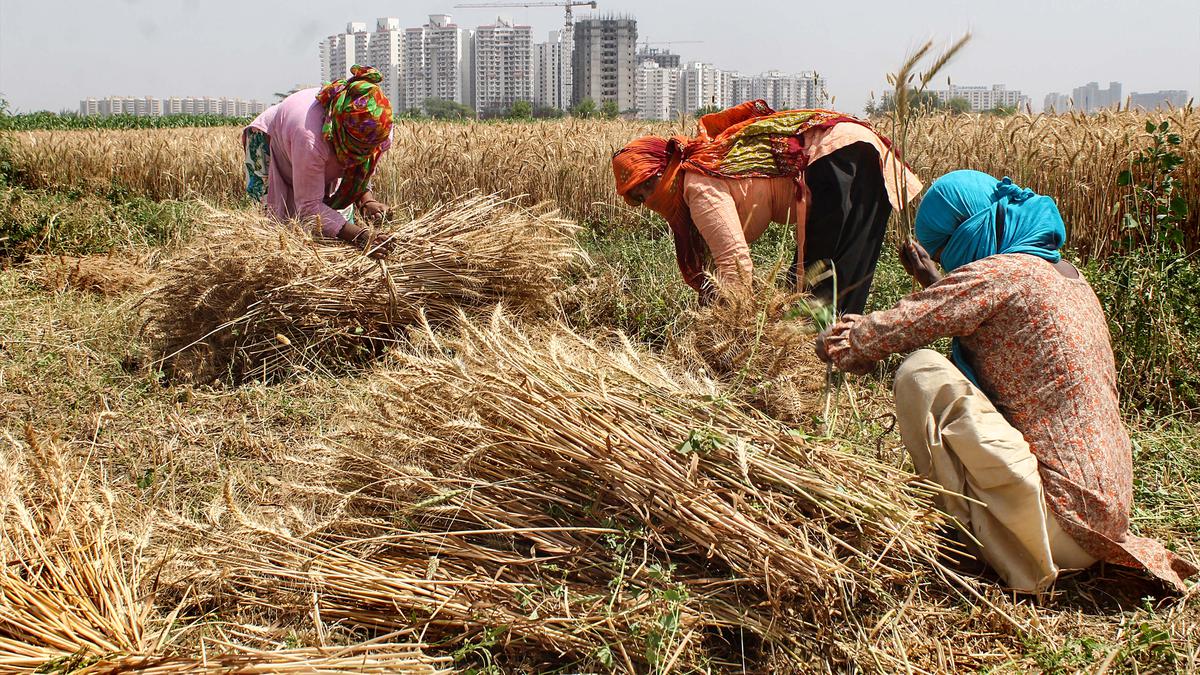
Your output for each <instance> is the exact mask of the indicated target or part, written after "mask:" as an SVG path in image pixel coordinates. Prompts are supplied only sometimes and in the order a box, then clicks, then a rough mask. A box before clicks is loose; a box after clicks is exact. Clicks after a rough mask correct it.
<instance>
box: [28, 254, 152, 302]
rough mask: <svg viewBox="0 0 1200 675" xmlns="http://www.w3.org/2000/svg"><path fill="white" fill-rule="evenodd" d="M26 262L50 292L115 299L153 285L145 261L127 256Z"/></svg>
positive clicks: (57, 257)
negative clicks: (67, 292) (70, 291)
mask: <svg viewBox="0 0 1200 675" xmlns="http://www.w3.org/2000/svg"><path fill="white" fill-rule="evenodd" d="M29 262H30V266H31V267H32V268H33V269H34V270H35V271H36V275H37V277H38V281H39V283H40V284H41V286H42V287H43V288H45V289H46V290H49V291H54V292H60V293H61V292H63V291H67V290H75V291H84V292H87V293H95V294H96V295H101V296H119V295H125V294H128V293H137V292H141V291H144V290H146V289H147V288H149V287H150V286H151V285H152V284H153V283H154V275H153V274H152V273H151V272H150V270H149V269H147V267H146V261H145V260H142V259H138V258H133V257H131V256H128V255H117V254H113V253H108V254H104V255H85V256H67V255H57V256H38V257H35V258H33V259H32V260H30V261H29Z"/></svg>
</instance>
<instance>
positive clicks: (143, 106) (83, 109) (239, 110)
mask: <svg viewBox="0 0 1200 675" xmlns="http://www.w3.org/2000/svg"><path fill="white" fill-rule="evenodd" d="M266 109H267V105H266V104H265V103H263V102H261V101H247V100H244V99H240V98H228V97H222V98H214V97H211V96H207V97H196V96H185V97H180V96H171V97H169V98H156V97H154V96H105V97H104V98H101V99H96V98H85V99H83V100H81V101H80V102H79V114H80V115H100V116H101V117H108V116H110V115H137V116H138V117H159V116H162V115H184V114H186V115H224V116H227V117H248V116H251V115H257V114H259V113H261V112H262V111H264V110H266Z"/></svg>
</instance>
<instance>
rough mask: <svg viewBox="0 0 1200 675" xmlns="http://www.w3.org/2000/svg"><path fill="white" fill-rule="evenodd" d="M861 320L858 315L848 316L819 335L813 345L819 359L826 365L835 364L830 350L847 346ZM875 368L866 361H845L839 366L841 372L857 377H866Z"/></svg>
mask: <svg viewBox="0 0 1200 675" xmlns="http://www.w3.org/2000/svg"><path fill="white" fill-rule="evenodd" d="M861 318H862V317H861V316H860V315H858V314H847V315H845V316H843V317H842V318H841V320H839V321H838V322H837V323H835V324H833V325H832V326H830V327H829V328H827V329H826V330H825V331H824V332H823V333H821V334H820V335H818V336H817V341H816V342H815V343H814V344H813V350H814V351H815V352H816V353H817V358H818V359H820V360H821V361H822V362H824V363H833V357H831V356H830V354H829V351H830V349H839V348H841V347H844V346H846V343H848V342H849V340H850V335H849V334H850V329H851V328H853V327H854V322H855V321H858V320H859V319H861ZM874 367H875V364H874V363H870V362H865V361H851V362H846V361H843V362H842V363H841V365H840V366H839V370H843V371H845V372H847V373H853V374H855V375H865V374H867V373H869V372H871V370H872V369H874Z"/></svg>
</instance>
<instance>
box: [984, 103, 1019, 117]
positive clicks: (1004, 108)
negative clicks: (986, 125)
mask: <svg viewBox="0 0 1200 675" xmlns="http://www.w3.org/2000/svg"><path fill="white" fill-rule="evenodd" d="M987 114H989V115H996V116H997V117H1008V116H1009V115H1016V114H1017V106H1015V105H998V106H996V107H995V108H991V109H989V110H988V111H987Z"/></svg>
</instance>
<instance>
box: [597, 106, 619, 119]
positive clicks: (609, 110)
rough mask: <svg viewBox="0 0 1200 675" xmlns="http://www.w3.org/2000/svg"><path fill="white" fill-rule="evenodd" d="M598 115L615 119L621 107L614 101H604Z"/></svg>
mask: <svg viewBox="0 0 1200 675" xmlns="http://www.w3.org/2000/svg"><path fill="white" fill-rule="evenodd" d="M600 116H601V117H603V118H604V119H609V120H615V119H617V118H618V117H620V116H621V109H620V108H618V107H617V102H616V101H605V102H604V105H601V106H600Z"/></svg>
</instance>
